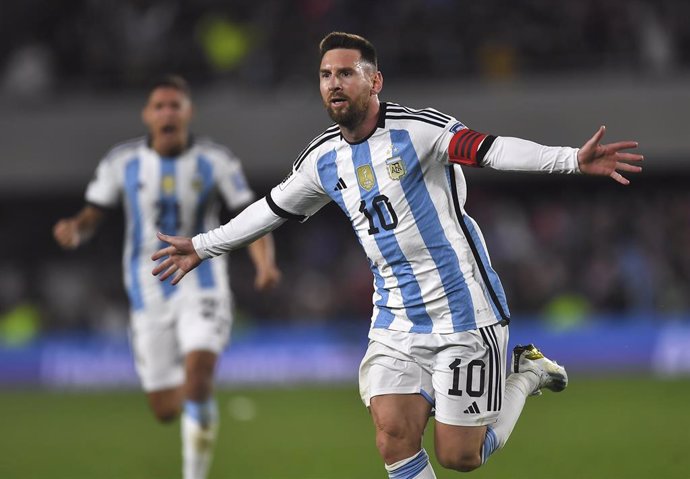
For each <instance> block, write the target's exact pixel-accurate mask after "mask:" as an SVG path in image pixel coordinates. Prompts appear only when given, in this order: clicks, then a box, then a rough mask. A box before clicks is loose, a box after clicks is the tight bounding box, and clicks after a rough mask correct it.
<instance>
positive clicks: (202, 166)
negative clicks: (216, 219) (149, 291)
mask: <svg viewBox="0 0 690 479" xmlns="http://www.w3.org/2000/svg"><path fill="white" fill-rule="evenodd" d="M196 171H197V174H198V178H199V179H200V180H201V182H200V184H199V185H198V187H199V197H198V202H197V207H196V225H194V228H195V233H197V234H198V233H203V232H205V231H206V230H207V228H206V227H205V226H204V219H205V217H206V215H205V214H204V213H205V210H206V208H207V203H208V201H209V196H210V195H211V191H212V189H213V165H212V164H211V162H210V161H208V159H206V158H204V157H203V156H201V155H200V156H199V157H198V158H197V159H196ZM196 271H197V278H198V280H199V287H201V288H202V289H208V288H213V287H214V286H215V285H216V281H215V279H214V278H213V268H212V267H211V262H210V261H202V262H201V264H200V265H199V266H198V267H197V269H196Z"/></svg>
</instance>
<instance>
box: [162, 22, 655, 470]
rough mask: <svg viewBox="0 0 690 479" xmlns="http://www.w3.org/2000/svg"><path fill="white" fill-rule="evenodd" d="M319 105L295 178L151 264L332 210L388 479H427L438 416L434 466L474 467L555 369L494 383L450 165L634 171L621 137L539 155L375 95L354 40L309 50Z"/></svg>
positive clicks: (528, 357)
mask: <svg viewBox="0 0 690 479" xmlns="http://www.w3.org/2000/svg"><path fill="white" fill-rule="evenodd" d="M320 51H321V65H320V70H319V77H320V90H321V97H322V100H323V103H324V106H325V108H326V110H327V111H328V114H329V116H330V117H331V119H332V120H333V121H334V122H335V123H336V124H335V125H333V126H331V127H330V128H328V129H327V130H326V131H325V132H323V133H322V134H321V135H319V136H318V137H316V138H315V139H314V140H313V141H312V142H311V143H310V144H309V145H308V146H307V147H306V148H305V149H304V151H303V152H302V153H301V154H300V156H299V157H298V159H297V160H296V161H295V163H294V165H293V170H292V172H291V174H290V175H289V176H288V177H287V178H286V179H285V180H283V182H282V183H281V184H280V185H278V186H276V187H275V188H273V190H271V192H270V193H269V195H267V196H266V198H264V199H262V200H260V201H257V202H256V203H254V204H252V205H251V206H249V207H248V208H247V209H246V210H245V211H243V212H242V213H240V214H239V215H238V216H237V217H236V218H234V219H233V220H232V221H230V222H229V223H228V224H226V225H224V226H222V227H220V228H217V229H215V230H213V231H210V232H208V233H206V234H201V235H197V236H195V237H194V239H193V241H192V240H191V239H190V238H180V237H177V238H175V237H170V236H166V235H161V234H159V236H158V237H159V238H160V239H162V240H164V241H166V242H168V243H170V245H171V246H169V247H166V248H162V249H161V250H160V251H158V252H157V253H156V254H155V255H154V256H153V259H154V260H158V259H161V258H165V257H166V256H167V258H165V260H164V261H163V262H162V263H159V264H158V265H157V266H156V267H155V268H154V270H153V272H154V274H159V275H160V277H161V280H167V279H169V278H170V277H171V276H173V275H174V280H173V284H177V282H178V281H180V279H181V278H182V277H184V276H185V274H186V273H187V272H189V271H192V270H193V269H194V268H196V267H198V266H200V265H203V264H204V263H203V259H206V258H210V257H213V256H218V255H220V254H222V253H224V252H228V251H231V250H233V249H235V248H237V247H240V246H242V245H244V244H246V243H247V242H248V241H251V239H252V238H257V237H260V236H262V235H263V234H265V233H266V232H268V231H271V230H273V229H275V228H277V227H278V226H280V225H281V224H283V223H284V222H285V221H286V220H287V219H296V220H299V221H305V220H306V219H307V218H309V217H310V216H312V215H313V214H315V213H316V212H317V211H319V210H320V209H321V208H322V207H323V206H325V205H326V204H328V203H329V202H331V201H334V202H336V203H337V204H338V206H339V207H340V208H341V209H342V211H343V212H344V213H345V214H346V215H347V216H348V218H349V219H350V221H351V224H352V227H353V229H354V230H355V233H356V235H357V237H358V240H359V242H360V244H361V245H362V247H363V248H364V250H365V252H366V254H367V257H368V259H369V262H370V265H371V270H372V272H373V274H374V285H375V293H374V297H373V299H374V310H373V314H372V320H371V329H370V332H369V339H370V342H369V347H368V350H367V352H366V355H365V357H364V359H363V360H362V364H361V367H360V394H361V396H362V400H363V401H364V403H365V404H366V405H367V406H368V407H369V408H370V411H371V415H372V418H373V421H374V423H375V425H376V445H377V447H378V449H379V453H380V455H381V457H382V458H383V460H384V462H385V467H386V470H387V471H388V475H389V477H390V478H391V479H400V478H408V479H412V478H417V479H432V478H435V477H436V476H435V474H434V471H433V469H432V467H431V464H430V462H429V457H428V455H427V453H426V451H425V450H424V449H423V448H422V435H423V433H424V430H425V428H426V424H427V422H428V418H429V416H430V413H431V411H432V408H434V409H435V417H436V428H435V448H436V456H437V459H438V461H439V463H440V464H441V465H443V466H444V467H446V468H449V469H454V470H458V471H471V470H473V469H476V468H478V467H479V466H481V465H482V464H483V463H484V462H486V461H487V459H488V458H489V456H490V455H491V454H492V453H493V452H494V451H496V450H497V449H499V448H500V447H502V446H503V445H504V444H505V443H506V441H507V440H508V437H509V436H510V434H511V432H512V430H513V428H514V426H515V424H516V423H517V420H518V418H519V417H520V414H521V413H522V409H523V406H524V403H525V399H526V398H527V396H529V395H534V394H539V393H540V390H541V389H543V388H546V389H550V390H553V391H557V392H558V391H562V390H563V389H565V387H566V386H567V381H568V378H567V375H566V372H565V369H564V368H563V367H561V366H559V365H558V364H556V363H555V362H553V361H551V360H549V359H548V358H546V357H544V356H543V355H542V354H541V353H540V352H539V350H538V349H536V348H535V347H534V346H533V345H529V346H518V347H516V348H515V349H514V351H513V365H512V374H510V376H509V377H508V378H507V379H506V374H505V365H506V360H507V347H508V322H509V321H510V312H509V310H508V306H507V301H506V295H505V292H504V290H503V286H502V285H501V282H500V280H499V278H498V275H497V274H496V272H495V271H494V269H493V268H492V267H491V262H490V260H489V256H488V252H487V250H486V246H485V244H484V240H483V236H482V233H481V231H480V230H479V226H478V225H477V223H476V222H475V221H474V220H473V219H472V218H470V217H469V216H468V215H467V213H466V212H465V210H464V205H465V200H466V195H467V186H466V184H465V178H464V175H463V172H462V169H461V168H460V167H459V166H460V165H464V166H471V167H483V166H487V167H491V168H494V169H499V170H524V171H544V172H560V173H571V174H572V173H585V174H590V175H601V176H610V177H611V178H612V179H614V180H615V181H617V182H619V183H621V184H624V185H625V184H628V183H629V181H628V180H627V179H626V178H625V177H623V176H622V175H621V173H620V172H630V173H635V172H639V171H641V168H640V167H639V166H635V165H631V164H628V163H626V162H627V161H632V162H637V161H641V160H642V156H641V155H636V154H631V153H625V152H623V151H622V150H625V149H628V148H635V147H636V146H637V143H636V142H632V141H625V142H617V143H612V144H608V145H602V144H601V143H600V142H601V139H602V138H603V135H604V131H605V130H604V128H603V127H601V128H599V130H598V131H597V132H596V133H595V134H594V136H593V137H592V138H591V139H590V140H589V141H588V142H587V143H585V145H583V146H582V148H579V149H577V148H569V147H547V146H542V145H539V144H537V143H533V142H530V141H526V140H522V139H519V138H510V137H498V136H493V135H487V134H482V133H479V132H476V131H473V130H471V129H469V128H467V127H466V126H465V125H463V124H462V123H460V122H459V121H457V120H456V119H455V118H453V117H451V116H448V115H446V114H443V113H441V112H439V111H437V110H434V109H430V108H427V109H424V110H413V109H410V108H406V107H403V106H401V105H398V104H395V103H390V102H380V101H379V98H378V95H379V93H380V92H381V90H382V88H383V76H382V74H381V72H380V71H379V70H378V61H377V56H376V51H375V49H374V47H373V45H372V44H371V43H370V42H369V41H367V40H366V39H364V38H362V37H360V36H358V35H352V34H347V33H340V32H334V33H331V34H329V35H328V36H326V37H325V38H324V39H323V40H322V42H321V44H320Z"/></svg>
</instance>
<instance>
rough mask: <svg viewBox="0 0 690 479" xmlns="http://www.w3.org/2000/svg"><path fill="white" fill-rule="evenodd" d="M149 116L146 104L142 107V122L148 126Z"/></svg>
mask: <svg viewBox="0 0 690 479" xmlns="http://www.w3.org/2000/svg"><path fill="white" fill-rule="evenodd" d="M147 116H148V114H147V111H146V106H144V108H142V109H141V122H142V123H143V124H144V125H147V126H148V121H147V118H146V117H147Z"/></svg>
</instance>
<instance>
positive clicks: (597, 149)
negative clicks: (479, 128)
mask: <svg viewBox="0 0 690 479" xmlns="http://www.w3.org/2000/svg"><path fill="white" fill-rule="evenodd" d="M605 131H606V129H605V127H603V126H602V127H600V128H599V130H598V131H597V132H596V133H595V134H594V136H593V137H592V138H590V139H589V140H588V141H587V142H586V143H585V144H584V145H583V146H582V148H579V149H578V148H570V147H567V146H544V145H540V144H538V143H534V142H532V141H529V140H523V139H521V138H513V137H508V136H499V137H496V138H495V140H494V141H493V143H491V146H490V147H489V148H488V150H487V152H486V155H485V156H484V157H483V158H481V159H479V158H478V160H477V161H479V160H481V166H488V167H489V168H494V169H497V170H509V171H541V172H545V173H584V174H587V175H599V176H610V177H611V178H613V179H614V180H615V181H617V182H619V183H622V184H624V185H627V184H629V183H630V182H629V181H628V180H627V179H626V178H624V177H623V176H622V175H621V174H620V173H619V172H620V171H623V172H629V173H638V172H640V171H642V168H641V167H639V166H637V165H632V164H629V163H628V162H633V163H635V162H639V161H642V160H643V156H642V155H636V154H633V153H625V152H622V150H627V149H630V148H637V142H636V141H620V142H617V143H611V144H609V145H602V144H600V141H601V139H602V137H603V136H604V132H605ZM484 141H488V140H486V139H485V140H484ZM450 161H452V162H459V163H461V164H467V163H466V161H463V158H460V159H459V160H458V159H456V158H454V157H453V156H452V155H451V158H450ZM468 161H469V160H468ZM471 166H472V165H471Z"/></svg>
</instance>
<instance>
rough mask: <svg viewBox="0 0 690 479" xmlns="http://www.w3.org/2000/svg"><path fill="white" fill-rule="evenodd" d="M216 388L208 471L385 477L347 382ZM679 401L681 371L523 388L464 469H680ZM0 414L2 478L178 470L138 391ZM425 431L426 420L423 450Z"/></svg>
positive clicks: (250, 478)
mask: <svg viewBox="0 0 690 479" xmlns="http://www.w3.org/2000/svg"><path fill="white" fill-rule="evenodd" d="M218 399H219V406H220V411H221V417H222V424H221V433H220V439H219V443H218V449H217V453H216V460H215V463H214V466H213V469H212V471H211V477H210V479H221V478H228V479H232V478H242V479H274V478H275V479H368V478H372V479H375V478H385V477H386V474H385V471H384V469H383V466H382V464H381V461H380V460H379V458H378V455H377V452H376V449H375V446H374V428H373V426H372V424H371V421H370V419H369V416H368V413H367V412H366V409H365V408H364V407H363V406H362V404H361V402H360V400H359V395H358V393H357V390H356V388H355V387H352V386H350V387H342V386H337V387H336V386H334V387H306V386H305V387H301V388H294V389H251V390H249V389H241V390H232V391H230V390H225V391H220V392H219V393H218ZM689 405H690V380H688V379H682V380H680V379H676V380H668V381H666V380H653V379H650V378H638V377H624V378H620V377H617V378H613V377H609V378H597V379H591V378H582V377H577V376H575V377H572V378H571V385H570V387H569V388H568V389H567V390H566V391H565V392H564V393H562V394H558V395H556V394H553V393H549V392H546V393H545V394H544V395H543V396H542V397H535V398H529V399H528V401H527V405H526V408H525V411H524V413H523V416H522V418H521V419H520V422H519V423H518V425H517V427H516V429H515V431H514V433H513V435H512V437H511V439H510V442H509V444H508V446H507V447H506V448H505V449H504V450H502V451H499V452H498V453H497V454H495V455H494V456H493V457H492V459H491V461H490V462H489V464H487V465H486V466H484V467H483V468H481V469H480V470H478V471H475V472H473V473H472V474H471V477H472V478H477V479H480V478H526V479H527V478H528V479H540V478H544V479H546V478H557V479H570V478H572V479H575V478H577V479H589V478H626V479H630V478H649V477H655V478H679V479H680V478H690V452H688V446H690V412H688V406H689ZM252 415H253V416H254V417H253V418H252V419H248V418H249V417H251V416H252ZM0 424H1V425H2V426H1V431H2V434H0V477H1V478H3V479H20V478H21V479H43V478H45V479H159V478H160V479H174V478H178V477H180V476H179V474H180V473H179V470H180V454H179V448H180V445H179V427H178V425H177V423H175V424H173V425H169V426H162V425H158V424H157V423H155V421H154V420H153V418H152V416H151V415H150V414H149V413H148V410H147V406H146V403H145V399H144V396H143V394H141V393H140V392H135V391H129V392H100V393H55V392H41V391H28V392H27V391H22V392H12V391H9V392H8V391H3V392H2V393H0ZM432 437H433V421H431V423H430V426H429V428H428V430H427V434H426V440H425V442H426V448H427V451H428V452H429V453H430V455H431V456H433V445H432V442H431V439H432ZM435 470H436V474H437V476H438V478H439V479H444V478H453V477H455V478H457V477H461V475H460V474H459V473H453V472H451V471H446V470H443V469H441V468H440V467H439V466H438V465H437V464H435Z"/></svg>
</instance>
